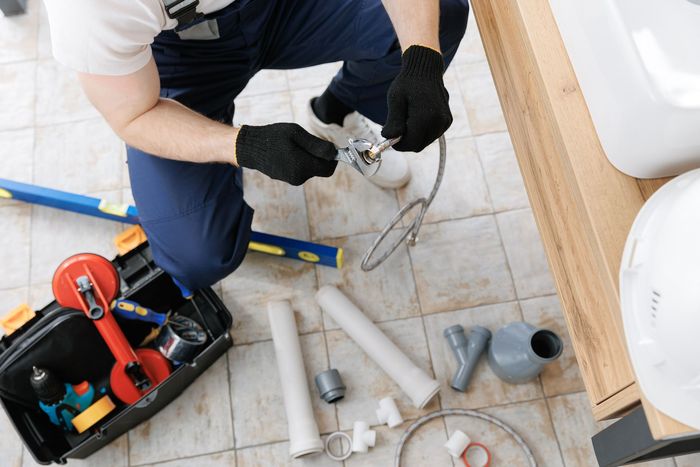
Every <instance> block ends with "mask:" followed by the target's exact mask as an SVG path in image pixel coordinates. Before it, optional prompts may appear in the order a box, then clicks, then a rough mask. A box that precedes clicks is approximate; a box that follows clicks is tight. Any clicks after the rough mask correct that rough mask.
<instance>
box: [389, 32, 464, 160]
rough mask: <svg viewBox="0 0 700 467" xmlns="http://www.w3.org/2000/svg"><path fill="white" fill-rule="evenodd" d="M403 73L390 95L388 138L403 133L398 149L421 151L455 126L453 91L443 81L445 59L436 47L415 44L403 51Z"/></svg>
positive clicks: (395, 80) (394, 84)
mask: <svg viewBox="0 0 700 467" xmlns="http://www.w3.org/2000/svg"><path fill="white" fill-rule="evenodd" d="M401 61H402V65H401V72H400V73H399V75H398V76H397V77H396V78H395V79H394V82H393V83H391V87H390V88H389V94H388V96H387V100H388V104H389V116H388V117H387V120H386V124H385V125H384V128H383V129H382V136H384V137H385V138H396V137H397V136H401V141H399V142H398V143H397V144H395V145H394V149H396V150H397V151H414V152H419V151H422V150H423V149H425V147H426V146H427V145H429V144H430V143H432V142H433V141H435V140H436V139H438V138H439V137H440V135H442V134H443V133H444V132H445V131H447V129H448V128H449V127H450V125H452V112H450V106H449V104H448V101H449V98H450V96H449V94H448V93H447V89H445V84H444V83H443V81H442V75H443V73H444V72H445V61H444V60H443V58H442V55H441V54H440V53H438V52H436V51H435V50H433V49H430V48H428V47H423V46H420V45H412V46H411V47H409V48H408V49H406V51H405V52H404V53H403V56H402V58H401Z"/></svg>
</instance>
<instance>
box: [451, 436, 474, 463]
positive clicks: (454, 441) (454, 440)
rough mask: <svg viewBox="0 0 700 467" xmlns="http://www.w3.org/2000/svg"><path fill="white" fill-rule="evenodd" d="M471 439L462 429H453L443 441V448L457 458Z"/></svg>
mask: <svg viewBox="0 0 700 467" xmlns="http://www.w3.org/2000/svg"><path fill="white" fill-rule="evenodd" d="M471 442H472V440H471V439H469V436H467V435H466V434H464V432H463V431H460V430H455V431H454V433H452V436H450V439H448V440H447V442H446V443H445V448H446V449H447V452H448V453H449V454H450V456H452V457H454V458H455V459H458V458H459V457H461V455H462V454H463V453H464V451H466V450H467V446H469V443H471Z"/></svg>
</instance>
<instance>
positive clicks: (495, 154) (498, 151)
mask: <svg viewBox="0 0 700 467" xmlns="http://www.w3.org/2000/svg"><path fill="white" fill-rule="evenodd" d="M476 146H477V148H478V150H479V157H480V158H481V164H482V165H483V167H484V174H485V175H486V183H487V184H488V187H489V193H490V194H491V201H492V202H493V208H494V209H495V210H496V211H509V210H511V209H520V208H527V207H529V206H530V202H529V200H528V198H527V191H526V190H525V184H524V182H523V177H522V175H521V174H520V168H519V167H518V161H517V159H516V158H515V152H514V151H513V146H512V145H511V142H510V136H509V135H508V133H490V134H486V135H481V136H479V137H477V138H476Z"/></svg>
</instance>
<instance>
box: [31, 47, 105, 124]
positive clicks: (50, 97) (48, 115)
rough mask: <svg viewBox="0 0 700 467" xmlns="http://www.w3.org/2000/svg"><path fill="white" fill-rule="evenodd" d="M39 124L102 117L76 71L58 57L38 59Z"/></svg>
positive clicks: (37, 111) (37, 94) (37, 120)
mask: <svg viewBox="0 0 700 467" xmlns="http://www.w3.org/2000/svg"><path fill="white" fill-rule="evenodd" d="M36 84H37V86H36V90H37V91H36V124H37V125H39V126H45V125H55V124H57V123H67V122H74V121H77V120H85V119H87V118H94V117H99V113H98V112H97V110H96V109H95V108H94V107H93V106H92V104H91V103H90V101H89V100H88V98H87V96H86V95H85V93H84V92H83V90H82V88H81V87H80V83H78V78H77V76H76V74H75V72H74V71H73V70H70V69H69V68H67V67H65V66H63V65H61V64H60V63H58V62H57V61H55V60H41V61H39V62H37V73H36Z"/></svg>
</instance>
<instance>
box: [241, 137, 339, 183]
mask: <svg viewBox="0 0 700 467" xmlns="http://www.w3.org/2000/svg"><path fill="white" fill-rule="evenodd" d="M336 153H337V149H336V147H335V146H334V145H333V143H330V142H328V141H324V140H322V139H319V138H317V137H315V136H313V135H312V134H310V133H308V132H307V131H306V130H304V129H303V128H302V127H300V126H299V125H297V124H296V123H274V124H272V125H265V126H250V125H243V126H242V127H241V128H240V130H239V131H238V137H237V138H236V160H237V162H238V165H239V166H241V167H247V168H249V169H255V170H259V171H260V172H262V173H264V174H265V175H267V176H268V177H270V178H274V179H277V180H282V181H283V182H287V183H289V184H291V185H301V184H302V183H304V182H305V181H307V180H308V179H310V178H311V177H330V176H331V175H333V172H334V171H335V168H336V166H337V165H338V162H336V161H335V160H334V158H335V155H336Z"/></svg>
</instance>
